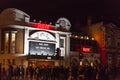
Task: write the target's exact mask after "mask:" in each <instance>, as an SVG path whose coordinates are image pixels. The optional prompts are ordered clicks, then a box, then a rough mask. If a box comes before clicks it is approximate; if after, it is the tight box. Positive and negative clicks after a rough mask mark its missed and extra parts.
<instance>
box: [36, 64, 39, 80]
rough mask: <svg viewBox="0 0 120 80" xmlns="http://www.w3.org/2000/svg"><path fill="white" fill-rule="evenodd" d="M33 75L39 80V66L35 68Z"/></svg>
mask: <svg viewBox="0 0 120 80" xmlns="http://www.w3.org/2000/svg"><path fill="white" fill-rule="evenodd" d="M35 75H36V80H39V67H38V66H37V67H36V68H35Z"/></svg>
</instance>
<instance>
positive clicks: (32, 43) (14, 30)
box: [0, 8, 71, 67]
mask: <svg viewBox="0 0 120 80" xmlns="http://www.w3.org/2000/svg"><path fill="white" fill-rule="evenodd" d="M70 27H71V24H70V22H69V21H68V20H67V19H66V18H59V19H58V20H57V21H56V23H55V25H53V24H46V23H44V22H31V21H30V16H29V15H28V14H26V13H25V12H23V11H21V10H18V9H15V8H8V9H5V10H4V11H2V12H1V14H0V64H1V65H3V66H8V65H9V64H12V65H21V64H22V65H24V66H25V67H27V66H28V65H30V64H31V65H33V66H36V65H38V66H46V67H47V66H60V65H63V66H68V65H69V63H68V62H69V59H68V56H69V53H70V34H71V33H70V32H69V30H70Z"/></svg>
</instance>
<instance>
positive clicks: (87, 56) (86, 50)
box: [70, 32, 100, 66]
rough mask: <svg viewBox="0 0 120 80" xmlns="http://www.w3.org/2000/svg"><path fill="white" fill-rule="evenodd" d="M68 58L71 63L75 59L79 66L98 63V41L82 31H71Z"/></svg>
mask: <svg viewBox="0 0 120 80" xmlns="http://www.w3.org/2000/svg"><path fill="white" fill-rule="evenodd" d="M70 41H71V42H70V43H71V44H70V51H71V53H70V58H71V64H73V63H74V62H75V59H76V61H77V63H76V64H78V65H79V66H85V65H91V66H93V65H98V64H99V63H100V53H99V52H98V43H97V41H96V40H94V38H93V37H91V36H88V35H87V34H85V32H84V34H82V33H72V36H71V37H70Z"/></svg>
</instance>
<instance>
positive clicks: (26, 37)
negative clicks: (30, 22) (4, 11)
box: [24, 28, 29, 55]
mask: <svg viewBox="0 0 120 80" xmlns="http://www.w3.org/2000/svg"><path fill="white" fill-rule="evenodd" d="M28 38H29V29H28V28H25V33H24V55H27V54H28V53H29V41H28Z"/></svg>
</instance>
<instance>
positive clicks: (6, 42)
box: [4, 33, 9, 53]
mask: <svg viewBox="0 0 120 80" xmlns="http://www.w3.org/2000/svg"><path fill="white" fill-rule="evenodd" d="M4 51H5V53H8V52H9V33H5V48H4Z"/></svg>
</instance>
